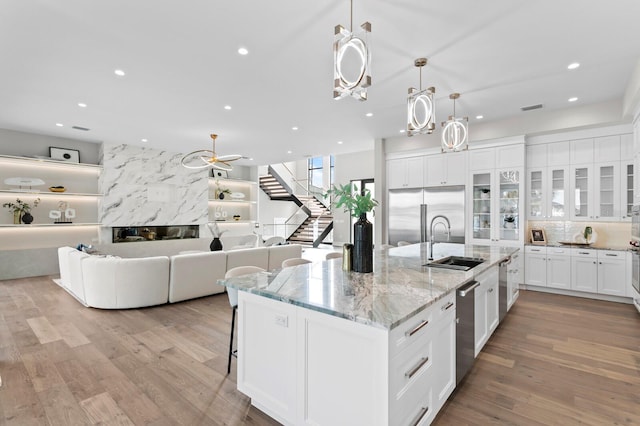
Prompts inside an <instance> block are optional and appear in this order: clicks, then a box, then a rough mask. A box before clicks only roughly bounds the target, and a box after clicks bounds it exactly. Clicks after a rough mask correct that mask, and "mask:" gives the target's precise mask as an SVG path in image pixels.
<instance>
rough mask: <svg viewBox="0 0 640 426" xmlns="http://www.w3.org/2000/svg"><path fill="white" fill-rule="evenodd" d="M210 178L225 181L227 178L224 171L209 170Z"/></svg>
mask: <svg viewBox="0 0 640 426" xmlns="http://www.w3.org/2000/svg"><path fill="white" fill-rule="evenodd" d="M211 176H213V177H214V178H221V179H226V178H227V177H228V175H227V171H226V170H218V169H211Z"/></svg>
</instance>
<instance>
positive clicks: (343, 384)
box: [220, 244, 517, 425]
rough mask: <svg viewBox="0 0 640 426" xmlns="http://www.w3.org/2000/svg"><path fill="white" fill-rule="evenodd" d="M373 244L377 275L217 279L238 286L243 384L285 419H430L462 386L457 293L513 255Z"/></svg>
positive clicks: (305, 273) (319, 272)
mask: <svg viewBox="0 0 640 426" xmlns="http://www.w3.org/2000/svg"><path fill="white" fill-rule="evenodd" d="M428 249H429V247H428V245H427V244H415V245H411V246H404V247H398V248H393V249H389V250H381V251H376V252H375V253H374V271H373V273H370V274H359V273H355V272H345V271H343V270H342V268H341V266H342V264H341V261H340V259H337V260H330V261H324V262H319V263H313V264H308V265H300V266H297V267H293V268H286V269H282V270H277V271H273V272H265V273H260V274H252V275H247V276H243V277H236V278H232V279H227V280H221V281H220V283H221V284H223V285H225V286H228V287H233V288H237V289H239V290H241V291H240V292H239V306H238V311H239V320H238V380H237V382H238V389H239V390H240V391H241V392H243V393H245V394H246V395H248V396H249V397H250V398H251V399H252V404H253V405H255V406H256V407H257V408H259V409H261V410H262V411H264V412H266V413H267V414H269V415H270V416H272V417H273V418H275V419H276V420H278V421H280V422H282V423H284V424H292V425H293V424H295V425H299V424H318V425H339V424H345V425H347V424H348V425H358V424H362V425H396V424H402V425H403V424H428V423H430V422H431V420H433V418H434V417H435V415H436V413H437V412H438V410H439V409H440V408H441V407H442V405H443V404H444V402H445V401H446V399H447V398H448V396H449V395H450V394H451V392H452V391H453V389H454V388H455V383H456V380H455V379H456V378H455V364H456V361H455V358H456V354H455V342H456V336H455V331H456V327H455V320H456V306H455V301H456V298H455V290H456V289H457V288H459V287H461V286H463V285H465V284H466V283H468V282H470V281H472V280H475V279H476V278H478V277H479V276H481V275H483V274H487V273H489V272H491V271H494V270H496V269H497V264H498V263H499V262H500V261H502V260H503V259H505V258H507V257H508V256H509V255H510V254H512V253H513V252H515V251H517V249H516V248H511V247H490V246H470V245H459V244H437V245H436V246H435V249H434V253H433V255H434V256H433V257H434V258H436V259H438V258H442V257H445V256H451V255H455V256H464V257H474V258H482V259H484V262H483V263H482V264H480V265H478V266H476V267H475V268H473V269H471V270H469V271H457V270H448V269H440V268H433V267H427V266H424V265H425V264H427V263H428V260H427V258H428V253H427V250H428Z"/></svg>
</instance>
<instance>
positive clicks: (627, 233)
mask: <svg viewBox="0 0 640 426" xmlns="http://www.w3.org/2000/svg"><path fill="white" fill-rule="evenodd" d="M587 226H590V227H591V228H592V229H593V231H594V233H596V234H597V238H596V241H595V243H593V246H594V247H600V248H614V249H627V248H628V247H629V239H630V237H631V222H571V221H535V220H530V221H528V223H527V234H526V237H525V242H526V243H529V242H530V237H529V235H530V232H529V230H530V229H532V228H542V229H544V232H545V235H546V237H547V244H558V243H560V242H561V241H574V237H575V236H576V234H579V235H582V234H583V232H584V228H585V227H587Z"/></svg>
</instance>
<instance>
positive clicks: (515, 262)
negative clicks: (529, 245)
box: [507, 251, 524, 311]
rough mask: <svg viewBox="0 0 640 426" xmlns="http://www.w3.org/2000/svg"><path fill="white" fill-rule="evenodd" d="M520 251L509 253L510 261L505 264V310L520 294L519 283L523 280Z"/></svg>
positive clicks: (509, 307)
mask: <svg viewBox="0 0 640 426" xmlns="http://www.w3.org/2000/svg"><path fill="white" fill-rule="evenodd" d="M523 258H524V255H523V254H522V251H519V252H516V253H514V254H512V255H511V262H509V265H508V266H507V311H508V310H509V309H511V306H513V304H514V303H515V301H516V300H517V299H518V296H519V295H520V283H521V282H523V281H522V278H523V270H524V267H523V262H522V260H523Z"/></svg>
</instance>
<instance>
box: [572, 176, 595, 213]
mask: <svg viewBox="0 0 640 426" xmlns="http://www.w3.org/2000/svg"><path fill="white" fill-rule="evenodd" d="M571 178H572V180H571V198H572V201H573V208H572V209H571V220H585V219H593V200H592V199H591V195H592V194H593V167H592V166H591V165H590V164H589V165H581V166H572V167H571Z"/></svg>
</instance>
